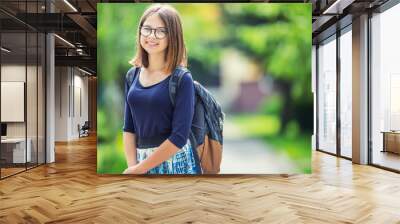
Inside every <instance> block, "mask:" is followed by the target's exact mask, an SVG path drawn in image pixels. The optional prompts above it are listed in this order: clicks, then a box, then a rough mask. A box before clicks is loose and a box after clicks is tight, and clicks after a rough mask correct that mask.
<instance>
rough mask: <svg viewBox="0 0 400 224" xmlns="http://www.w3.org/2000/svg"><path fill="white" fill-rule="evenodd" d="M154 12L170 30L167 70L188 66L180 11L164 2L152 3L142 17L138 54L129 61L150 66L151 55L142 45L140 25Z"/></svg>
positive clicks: (138, 33) (138, 36) (168, 35)
mask: <svg viewBox="0 0 400 224" xmlns="http://www.w3.org/2000/svg"><path fill="white" fill-rule="evenodd" d="M154 13H157V14H158V15H159V16H160V18H161V20H162V21H163V22H164V24H165V26H166V28H167V31H168V32H167V38H168V46H167V49H166V51H167V52H166V54H165V58H164V60H165V62H166V63H167V70H168V71H173V70H174V69H175V68H176V67H177V66H178V65H179V66H184V67H186V66H187V54H186V47H185V43H184V40H183V29H182V23H181V19H180V16H179V13H178V12H177V11H176V10H175V9H174V8H173V7H171V6H169V5H164V4H153V5H151V6H150V7H149V8H148V9H146V11H145V12H144V13H143V15H142V17H141V18H140V22H139V27H138V30H137V36H136V55H135V57H134V58H133V59H132V60H131V61H129V63H130V64H132V65H134V66H144V67H145V68H147V67H148V66H149V57H148V56H149V55H148V53H147V52H146V51H145V50H144V49H143V47H142V46H141V45H140V27H141V26H142V25H143V23H144V22H145V21H146V19H147V18H148V17H149V16H151V15H153V14H154Z"/></svg>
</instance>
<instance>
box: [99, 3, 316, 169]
mask: <svg viewBox="0 0 400 224" xmlns="http://www.w3.org/2000/svg"><path fill="white" fill-rule="evenodd" d="M150 5H151V4H150V3H135V4H132V3H118V4H115V3H99V4H98V5H97V10H98V13H97V43H98V46H97V53H98V57H97V63H98V64H97V68H98V74H99V79H98V90H99V91H98V108H97V111H98V112H97V113H98V118H97V119H98V121H97V122H98V142H99V144H98V172H99V173H121V172H122V171H123V170H124V168H125V167H126V162H125V159H124V151H123V147H122V123H123V105H124V88H123V86H124V78H125V74H126V72H127V70H128V69H129V68H130V66H131V65H130V64H129V63H128V61H129V60H130V59H132V57H133V56H134V55H135V51H136V46H135V45H136V35H137V29H138V23H139V20H140V17H141V16H142V14H143V12H144V10H145V9H146V8H147V7H148V6H150ZM171 5H172V6H173V7H175V8H176V9H177V10H178V12H179V13H180V15H181V19H182V25H183V30H184V39H185V44H186V47H187V50H188V55H189V69H190V70H191V71H192V73H193V76H194V79H195V80H198V81H200V82H201V83H207V84H211V85H218V83H219V60H220V57H221V53H222V51H223V50H224V48H225V47H228V46H229V47H235V48H237V49H239V50H241V51H242V52H244V53H245V54H246V55H247V56H248V57H250V58H253V59H255V60H256V61H257V62H258V63H259V64H260V65H262V67H263V69H264V72H265V74H268V75H271V76H273V77H274V79H276V80H278V81H282V82H285V84H287V85H286V87H287V88H286V90H287V91H286V92H288V91H289V96H290V98H289V97H288V96H285V94H281V95H280V96H278V95H277V96H274V97H275V98H270V99H269V102H265V104H264V107H263V108H264V109H261V110H263V111H264V112H265V113H267V114H275V115H276V117H275V118H273V119H277V120H273V119H272V120H268V119H271V118H265V117H262V116H261V117H257V116H256V117H255V118H254V119H261V121H262V122H265V123H268V124H269V126H268V128H270V129H265V128H262V127H256V126H257V123H259V122H257V121H256V120H253V121H251V120H249V121H248V122H242V123H248V125H252V128H254V130H253V131H254V133H258V135H259V136H273V132H275V131H276V130H283V128H281V127H282V126H285V127H288V128H289V129H295V128H293V127H299V129H300V130H303V127H305V126H307V125H310V126H311V127H312V116H311V114H312V95H311V87H310V85H311V70H310V69H311V68H310V66H311V62H310V60H311V23H310V21H311V4H254V3H251V4H187V3H185V4H179V3H178V4H171ZM305 34H307V35H305ZM278 83H279V82H278ZM282 89H284V88H282ZM283 92H285V91H283ZM287 103H292V104H293V105H289V106H287ZM310 104H311V106H310ZM310 108H311V112H310ZM289 109H291V110H293V113H291V114H290V113H287V115H288V116H284V117H287V119H286V120H287V122H282V121H280V120H279V118H280V117H282V114H286V112H285V110H289ZM299 111H301V112H299ZM278 113H279V114H278ZM263 119H267V120H263ZM292 121H293V122H295V123H293V122H292ZM286 123H288V125H286ZM289 123H290V124H289ZM292 123H293V124H292ZM296 125H297V126H296ZM258 126H259V125H258ZM292 126H293V127H292ZM298 133H299V131H295V132H293V131H289V130H288V131H286V134H285V136H292V137H293V135H295V134H298Z"/></svg>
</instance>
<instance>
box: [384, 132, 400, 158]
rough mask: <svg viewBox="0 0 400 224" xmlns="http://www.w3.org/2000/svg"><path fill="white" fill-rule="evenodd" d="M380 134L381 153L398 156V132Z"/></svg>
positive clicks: (399, 152) (399, 142)
mask: <svg viewBox="0 0 400 224" xmlns="http://www.w3.org/2000/svg"><path fill="white" fill-rule="evenodd" d="M381 133H383V150H382V152H393V153H397V154H400V131H382V132H381Z"/></svg>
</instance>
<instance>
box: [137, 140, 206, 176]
mask: <svg viewBox="0 0 400 224" xmlns="http://www.w3.org/2000/svg"><path fill="white" fill-rule="evenodd" d="M157 149H158V147H154V148H137V150H136V152H137V154H136V158H137V161H138V162H139V163H140V162H141V161H143V160H145V159H146V158H148V157H149V156H150V155H151V154H152V153H153V152H154V151H155V150H157ZM147 174H199V171H198V167H197V165H196V162H195V157H194V155H193V149H192V146H191V144H190V141H189V140H188V141H187V143H186V145H184V146H183V147H182V148H181V149H180V150H178V152H176V153H175V155H173V156H172V157H171V158H169V159H168V160H166V161H164V162H162V163H161V164H160V165H158V166H156V167H154V168H153V169H151V170H149V171H148V172H147Z"/></svg>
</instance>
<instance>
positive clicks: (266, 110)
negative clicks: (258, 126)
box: [258, 94, 283, 115]
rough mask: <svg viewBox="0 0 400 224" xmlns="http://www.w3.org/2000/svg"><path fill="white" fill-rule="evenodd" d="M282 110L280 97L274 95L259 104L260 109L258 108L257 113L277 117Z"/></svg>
mask: <svg viewBox="0 0 400 224" xmlns="http://www.w3.org/2000/svg"><path fill="white" fill-rule="evenodd" d="M282 108H283V100H282V96H281V95H279V94H274V95H272V96H269V97H266V98H265V99H264V101H263V102H262V103H261V104H260V108H258V111H260V112H261V113H263V114H269V115H279V114H280V113H281V111H282Z"/></svg>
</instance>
